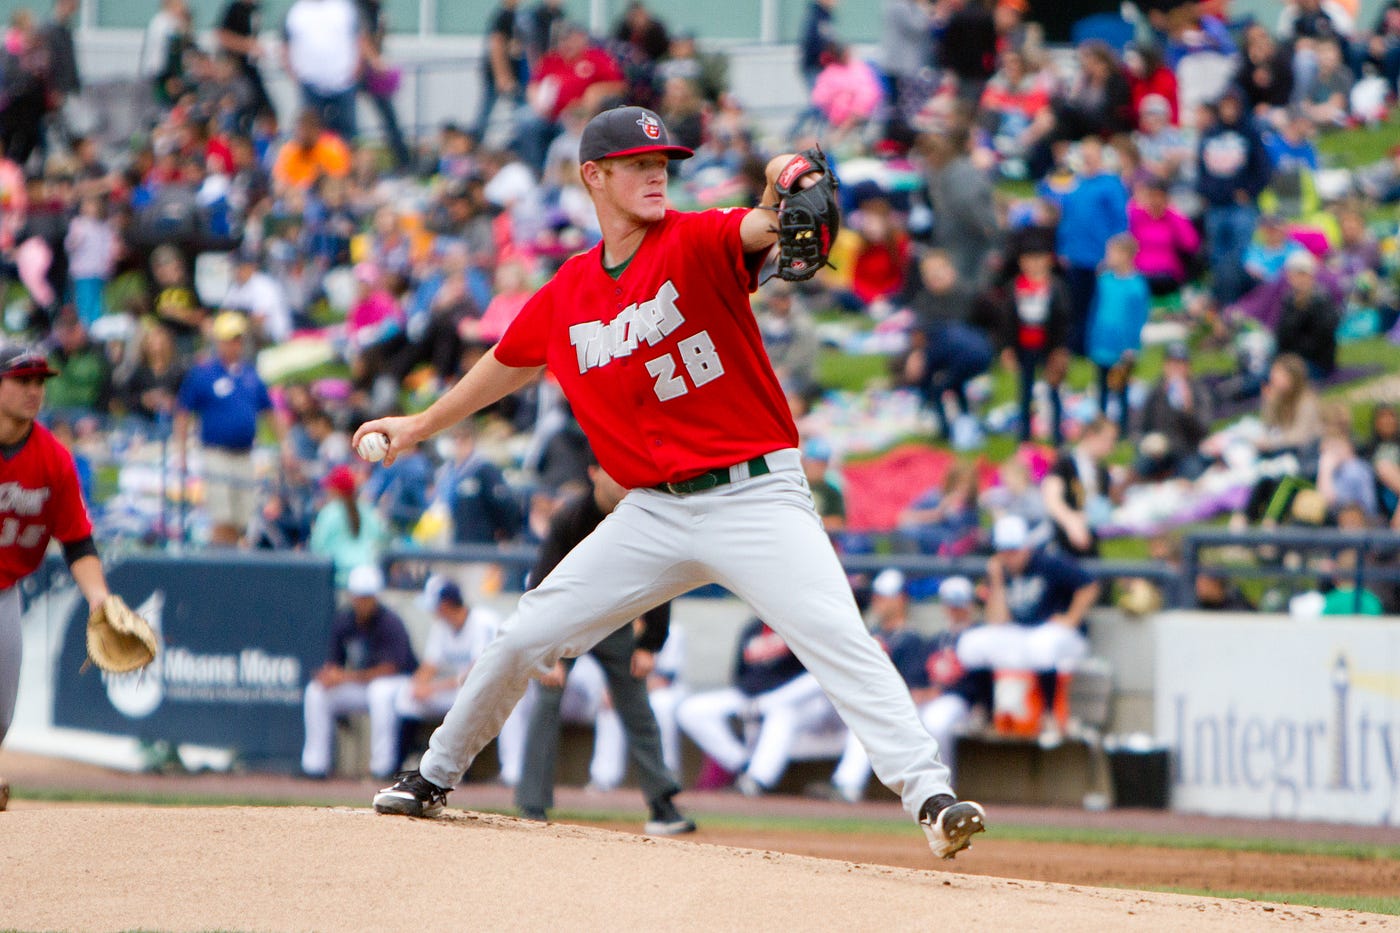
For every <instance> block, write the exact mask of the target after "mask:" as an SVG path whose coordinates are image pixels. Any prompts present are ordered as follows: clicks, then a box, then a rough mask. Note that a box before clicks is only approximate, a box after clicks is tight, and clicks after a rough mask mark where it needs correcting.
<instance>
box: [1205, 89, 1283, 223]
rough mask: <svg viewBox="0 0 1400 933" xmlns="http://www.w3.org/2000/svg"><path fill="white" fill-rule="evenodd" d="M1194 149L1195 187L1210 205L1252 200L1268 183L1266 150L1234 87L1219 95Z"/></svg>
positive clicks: (1233, 203) (1227, 204) (1237, 90)
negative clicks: (1195, 162)
mask: <svg viewBox="0 0 1400 933" xmlns="http://www.w3.org/2000/svg"><path fill="white" fill-rule="evenodd" d="M1196 152H1197V161H1198V165H1197V170H1198V172H1197V181H1196V190H1197V191H1198V192H1199V193H1200V195H1201V197H1203V198H1205V200H1206V203H1207V205H1208V206H1210V207H1221V206H1229V205H1235V204H1239V203H1240V199H1241V196H1243V197H1244V198H1247V199H1248V200H1249V201H1250V202H1251V203H1252V202H1253V200H1254V199H1255V198H1257V197H1258V196H1259V194H1260V192H1262V191H1263V190H1264V188H1265V187H1267V186H1268V184H1269V157H1268V151H1267V150H1266V149H1265V147H1264V140H1263V138H1262V137H1261V136H1260V135H1259V130H1258V128H1257V127H1256V126H1255V125H1254V121H1253V119H1252V118H1251V117H1250V116H1249V114H1248V113H1246V112H1245V110H1244V106H1243V102H1242V100H1241V94H1240V91H1239V89H1237V88H1233V87H1232V88H1229V89H1227V90H1226V91H1225V95H1224V96H1223V97H1221V99H1220V102H1219V103H1218V105H1217V107H1216V120H1215V122H1214V123H1212V124H1211V125H1210V126H1208V127H1206V128H1204V129H1203V130H1202V131H1201V138H1200V142H1199V143H1198V144H1197V150H1196Z"/></svg>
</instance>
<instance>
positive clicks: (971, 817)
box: [919, 794, 987, 859]
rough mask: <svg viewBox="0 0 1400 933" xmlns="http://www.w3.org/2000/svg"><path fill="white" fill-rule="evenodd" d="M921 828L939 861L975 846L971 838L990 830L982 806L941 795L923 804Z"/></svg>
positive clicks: (920, 817)
mask: <svg viewBox="0 0 1400 933" xmlns="http://www.w3.org/2000/svg"><path fill="white" fill-rule="evenodd" d="M919 828H920V829H922V830H923V831H924V835H925V836H927V837H928V846H929V848H930V849H932V850H933V854H934V855H936V856H938V857H939V858H945V859H946V858H952V857H953V856H955V855H957V854H958V853H959V852H961V851H962V850H963V849H966V848H970V847H971V846H972V837H973V836H974V835H976V834H977V833H980V832H984V831H985V830H986V828H987V814H986V813H985V812H984V811H983V809H982V805H981V804H980V803H973V802H972V801H971V800H958V799H957V798H955V797H953V796H951V795H949V794H939V795H938V796H937V797H930V798H929V799H928V800H926V801H924V805H923V807H922V808H921V809H920V810H919Z"/></svg>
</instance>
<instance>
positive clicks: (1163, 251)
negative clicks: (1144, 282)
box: [1128, 201, 1201, 282]
mask: <svg viewBox="0 0 1400 933" xmlns="http://www.w3.org/2000/svg"><path fill="white" fill-rule="evenodd" d="M1128 232H1129V233H1131V234H1132V235H1133V237H1134V238H1135V239H1136V240H1137V241H1138V254H1137V269H1138V271H1139V272H1141V273H1142V274H1143V275H1145V276H1148V277H1149V278H1169V279H1172V280H1173V281H1175V282H1184V281H1185V280H1186V263H1185V262H1183V261H1182V256H1183V255H1187V256H1189V255H1191V254H1193V253H1195V252H1196V250H1198V249H1200V248H1201V237H1200V235H1199V234H1198V233H1196V228H1195V227H1194V226H1192V225H1191V221H1189V220H1187V219H1186V218H1185V217H1184V216H1183V215H1181V214H1180V213H1178V212H1177V211H1176V210H1175V209H1173V208H1170V207H1168V208H1167V209H1166V210H1165V211H1164V212H1163V213H1162V216H1161V217H1153V216H1152V215H1151V214H1149V213H1148V212H1147V211H1146V210H1145V209H1144V208H1143V207H1142V205H1140V204H1138V203H1137V202H1136V201H1130V202H1128Z"/></svg>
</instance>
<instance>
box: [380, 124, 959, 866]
mask: <svg viewBox="0 0 1400 933" xmlns="http://www.w3.org/2000/svg"><path fill="white" fill-rule="evenodd" d="M690 155H691V152H690V150H688V149H684V148H682V147H680V146H674V145H671V143H670V138H669V136H668V134H667V132H666V128H665V126H664V125H662V123H661V120H660V118H658V117H657V115H656V114H654V113H652V112H651V111H649V110H645V109H643V108H641V107H619V108H617V109H614V110H609V111H606V112H604V113H602V114H600V115H599V116H597V117H594V118H593V120H591V121H590V122H589V124H588V126H587V127H585V129H584V132H583V136H582V139H581V141H580V145H579V164H580V166H581V168H580V172H579V173H580V176H581V178H582V181H583V184H584V186H585V187H586V188H587V190H588V192H589V194H590V196H591V197H592V199H593V204H594V208H595V209H596V211H597V213H598V221H599V224H600V227H601V229H602V231H603V241H602V243H601V244H599V246H597V247H595V248H594V249H592V250H589V251H588V252H586V253H583V254H581V255H578V256H575V257H574V258H572V259H570V260H569V261H568V262H566V263H565V264H564V265H563V266H562V267H561V268H560V269H559V271H558V272H557V273H556V274H555V276H554V278H553V279H552V280H551V281H550V282H549V283H547V284H546V285H545V286H544V287H543V288H541V289H540V291H539V292H538V293H537V294H536V295H535V296H534V297H533V298H531V299H530V301H529V302H528V303H527V304H526V305H525V307H524V308H523V309H522V310H521V312H520V315H519V316H518V317H517V318H516V319H515V321H514V322H513V323H512V324H511V326H510V328H509V329H508V330H507V331H506V334H505V336H504V337H502V338H501V341H500V343H498V344H497V345H496V347H495V348H494V349H493V350H492V351H491V352H490V353H488V354H487V355H486V356H485V357H484V358H483V359H482V360H481V362H480V363H478V364H477V365H476V366H475V367H473V368H472V370H471V371H470V372H468V373H467V374H466V375H465V376H464V377H463V378H462V379H461V381H460V382H458V383H457V384H456V385H455V386H453V387H452V388H451V389H449V390H448V391H447V393H446V394H444V395H443V396H442V397H441V398H439V399H438V400H437V401H436V402H435V403H434V404H433V405H432V406H431V407H429V408H428V409H427V410H426V411H424V412H421V413H419V414H417V415H412V416H407V417H399V418H385V419H380V420H376V421H370V422H368V423H366V424H364V425H362V426H361V427H360V429H359V431H357V432H356V435H355V443H356V445H357V446H358V444H359V442H360V439H361V438H363V437H364V436H365V435H367V434H370V433H372V432H381V433H383V434H385V435H386V436H387V437H388V438H389V453H388V460H387V461H386V462H392V460H393V458H394V457H396V456H398V455H399V454H401V453H403V452H404V451H406V450H408V449H409V448H411V447H413V446H414V445H415V444H418V443H420V442H422V441H424V440H426V439H428V438H429V437H431V436H432V435H434V434H436V433H438V432H439V431H442V430H444V429H445V428H447V427H449V426H450V425H452V424H454V423H455V422H457V421H459V420H461V419H462V418H465V417H467V416H469V415H471V414H473V413H474V412H476V411H478V410H480V409H481V408H483V407H484V406H486V405H489V404H491V403H492V402H494V401H496V400H497V399H499V398H501V397H503V396H505V395H507V394H508V393H510V392H513V391H515V390H517V389H519V388H521V387H522V386H524V385H525V384H527V383H528V382H529V381H530V380H532V379H534V378H536V377H537V376H538V375H539V374H540V373H541V372H543V371H544V370H545V369H548V370H549V371H550V372H551V374H552V375H554V377H555V378H556V379H557V380H558V381H559V384H560V386H561V387H562V389H563V391H564V394H565V396H567V398H568V400H569V402H570V405H571V407H572V409H573V412H574V414H575V416H576V417H577V418H578V421H579V424H580V425H582V426H583V429H584V431H585V433H586V434H587V435H588V439H589V441H590V442H592V445H593V450H594V452H595V453H596V455H597V458H598V463H599V465H600V466H601V467H602V468H603V469H604V470H606V471H607V472H608V474H610V475H611V476H612V477H613V478H615V479H616V480H617V481H618V482H619V483H621V484H622V485H623V486H624V487H626V488H628V489H629V490H630V492H629V493H628V494H627V496H626V497H625V498H624V499H623V500H622V502H621V503H620V504H619V505H618V506H617V508H616V509H615V510H614V511H613V513H612V514H611V515H610V516H609V517H608V518H606V519H605V520H604V521H603V523H602V524H601V525H599V526H598V528H597V530H596V531H594V532H593V534H591V535H590V536H589V537H588V538H586V539H584V541H583V542H581V543H580V544H579V545H578V546H577V547H576V548H574V550H573V551H571V552H570V553H569V555H568V556H567V557H565V558H564V560H563V561H561V562H560V563H559V565H558V566H557V567H556V568H555V569H554V571H553V572H552V573H550V575H549V576H548V577H546V578H545V579H544V580H543V581H542V582H541V583H540V584H539V586H538V587H536V588H535V589H534V590H532V591H530V592H529V593H526V594H525V595H524V596H523V597H521V600H520V603H519V607H518V610H517V615H516V618H515V621H514V623H513V624H512V625H510V626H509V627H507V628H506V629H505V630H503V632H502V633H501V635H500V636H499V637H498V638H497V639H496V640H495V641H494V642H492V643H491V645H490V647H488V648H487V650H486V651H485V652H484V653H483V655H482V657H481V658H480V660H478V661H477V663H476V666H475V667H473V668H472V672H471V674H470V675H469V676H468V678H467V680H466V682H465V683H464V684H463V685H462V689H461V691H460V692H459V693H458V695H457V699H456V702H455V703H454V704H453V707H452V709H451V710H450V711H449V712H448V714H447V718H446V719H445V720H444V722H443V724H442V726H441V727H439V728H438V730H437V731H436V732H434V733H433V737H432V740H431V743H430V745H429V749H428V752H427V754H425V755H424V756H423V761H422V764H421V766H420V769H419V770H418V771H416V772H409V773H407V774H405V775H403V776H402V777H401V779H400V780H399V781H398V783H396V784H394V785H393V786H392V787H388V788H385V789H384V790H383V791H381V792H380V793H379V794H378V795H377V796H376V797H375V799H374V805H375V809H376V810H378V811H380V812H383V813H403V814H408V815H411V816H434V815H436V814H437V813H439V812H440V811H441V810H442V807H443V805H444V803H445V800H446V795H447V792H448V790H449V789H450V788H452V787H454V786H456V784H457V783H458V781H460V780H461V777H462V774H463V773H464V772H465V771H466V769H467V767H468V766H469V765H470V764H471V762H472V759H473V758H474V757H475V756H476V755H477V753H478V752H480V751H481V749H482V748H483V747H485V745H486V744H487V742H489V741H490V740H491V738H492V736H494V735H495V734H496V733H497V731H499V729H500V728H501V726H502V724H503V723H504V722H505V720H506V717H507V716H508V715H509V714H510V711H511V709H512V708H513V707H514V706H515V703H516V701H517V700H518V699H519V698H520V696H521V694H522V693H523V692H524V691H525V687H526V685H527V684H528V682H529V679H530V677H531V676H532V675H539V674H542V673H544V672H545V671H548V670H549V669H550V668H551V667H552V666H553V665H554V663H555V662H556V661H557V660H558V659H559V658H561V657H576V656H578V655H580V654H582V653H583V652H585V651H587V650H588V649H589V648H590V647H592V646H593V645H594V644H595V643H596V642H597V641H598V640H599V639H601V638H602V637H604V636H605V635H607V634H609V633H611V632H613V631H615V630H616V629H617V628H618V627H619V626H620V625H623V624H624V623H626V622H627V621H629V620H630V619H633V618H635V617H636V616H637V615H639V614H641V613H642V612H644V611H646V610H647V609H650V608H651V607H652V606H655V605H657V604H659V603H661V602H664V601H665V600H668V599H671V598H673V597H676V596H679V595H681V594H682V593H685V592H686V591H688V590H691V589H693V588H695V587H697V586H701V585H703V584H707V583H719V584H721V585H722V586H724V587H726V588H727V589H729V590H730V591H731V592H733V593H735V594H736V595H737V596H739V597H740V598H741V599H743V600H745V601H746V602H747V603H749V605H750V606H751V607H753V609H754V611H755V613H756V614H757V615H758V616H759V617H760V618H762V619H763V620H764V621H766V622H767V623H768V624H769V625H770V626H771V627H772V628H773V629H774V630H775V631H776V632H778V633H779V634H780V635H781V636H782V638H783V640H784V641H786V642H787V643H788V645H790V646H791V648H792V650H793V652H794V653H795V654H796V655H797V656H798V657H799V658H800V659H801V661H802V663H803V665H804V666H805V667H806V668H807V670H808V671H810V672H811V673H812V674H813V675H814V676H815V677H816V678H817V680H818V681H819V682H820V683H821V685H822V687H823V688H824V689H825V691H826V693H827V695H828V696H830V698H831V700H832V702H833V703H834V704H835V705H836V708H837V710H838V711H839V712H840V713H841V715H842V717H843V718H844V719H845V720H846V723H847V724H848V725H849V726H850V727H851V729H852V731H854V732H855V734H856V736H857V737H858V738H859V739H860V741H861V744H862V745H864V746H865V748H866V750H867V751H868V752H869V754H870V761H871V764H872V766H873V768H874V771H875V773H876V774H877V775H878V776H879V777H880V779H881V780H882V781H884V782H885V784H887V785H888V786H889V787H890V788H891V789H892V790H894V791H895V792H896V793H897V794H899V795H900V798H901V800H902V801H903V803H904V806H905V809H906V810H907V811H908V812H909V814H910V815H911V816H913V817H915V818H916V819H917V820H918V821H919V822H920V824H921V825H922V827H923V829H924V832H925V834H926V835H927V836H928V839H929V844H930V846H931V848H932V849H933V851H934V853H935V854H936V855H939V856H941V857H944V858H949V857H951V856H952V855H953V854H954V853H956V852H957V851H959V850H960V849H963V848H965V847H966V846H967V845H968V841H969V839H970V838H971V836H972V835H973V834H974V833H976V832H980V831H981V830H982V829H983V820H984V815H983V812H982V808H981V807H980V806H978V805H977V804H975V803H972V802H970V801H962V802H959V801H958V800H957V799H956V798H955V797H954V796H953V793H952V788H951V787H949V784H948V778H949V773H948V769H947V767H945V766H944V765H943V763H942V762H941V761H940V760H939V758H938V749H937V745H936V744H935V743H934V741H933V740H932V739H931V738H930V737H929V735H928V733H927V732H926V731H925V730H924V728H923V726H922V725H920V723H919V718H918V714H917V713H916V712H915V709H914V703H913V701H912V699H911V698H910V696H909V690H908V688H906V687H905V685H904V682H903V680H902V679H901V678H900V676H899V674H897V673H896V672H895V669H894V667H893V665H891V663H890V660H889V658H888V657H887V656H886V655H885V653H884V652H883V651H881V650H880V647H879V646H878V645H877V644H876V643H875V641H874V639H872V638H871V637H870V635H869V634H868V633H867V632H866V630H865V626H864V624H863V623H862V621H861V617H860V613H859V611H858V610H857V608H856V604H855V600H854V598H853V597H852V595H851V589H850V586H849V585H848V583H847V582H846V577H845V574H844V573H843V572H842V569H841V565H840V562H839V561H838V560H837V558H836V555H835V553H834V552H833V551H832V548H831V544H830V542H829V541H828V539H827V536H826V533H825V532H824V531H823V530H822V524H821V520H820V519H819V518H818V517H817V513H816V510H815V508H814V507H813V505H812V497H811V494H810V492H809V490H808V488H807V483H806V480H805V478H804V476H803V473H802V469H801V465H800V460H801V458H800V455H799V453H798V451H797V449H796V446H797V429H796V427H795V426H794V425H793V421H792V417H791V415H790V414H789V412H788V407H787V404H786V402H785V400H784V397H783V393H782V389H781V388H780V387H779V384H778V380H777V377H776V376H774V374H773V368H772V366H771V365H770V364H769V362H768V357H767V355H766V354H765V353H764V350H763V342H762V340H761V338H760V336H759V330H758V325H757V323H756V322H755V320H754V316H753V311H752V309H751V308H750V306H749V294H750V293H751V292H753V291H754V289H755V288H756V287H757V285H758V279H759V271H760V268H761V267H762V265H763V263H764V261H765V259H766V258H767V256H768V254H769V252H770V251H771V249H772V247H773V245H774V243H775V242H776V241H777V229H776V224H777V217H776V215H775V214H774V212H773V208H774V207H776V206H777V203H778V196H777V193H776V191H775V189H774V183H775V181H776V180H777V178H778V176H779V174H780V173H781V172H782V171H783V169H784V167H786V166H787V165H788V163H789V162H790V161H791V159H792V157H791V156H778V157H776V158H774V159H773V160H771V161H770V162H769V163H768V166H767V177H768V186H767V189H766V190H765V192H764V195H763V200H762V203H761V205H760V206H759V207H758V208H755V209H752V210H745V209H739V208H732V209H728V210H710V211H701V212H699V213H682V212H677V211H673V210H670V209H668V207H667V198H666V166H667V163H668V161H669V160H670V159H683V158H688V157H689V156H690Z"/></svg>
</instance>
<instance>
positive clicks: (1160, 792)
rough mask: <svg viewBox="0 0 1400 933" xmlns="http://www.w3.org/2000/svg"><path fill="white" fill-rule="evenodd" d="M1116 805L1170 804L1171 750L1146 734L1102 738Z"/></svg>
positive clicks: (1158, 806)
mask: <svg viewBox="0 0 1400 933" xmlns="http://www.w3.org/2000/svg"><path fill="white" fill-rule="evenodd" d="M1104 752H1105V754H1107V755H1108V768H1109V773H1110V774H1111V775H1112V777H1113V802H1114V806H1117V807H1140V808H1145V809H1149V810H1165V809H1167V807H1168V806H1170V804H1171V772H1172V768H1171V750H1170V749H1169V748H1167V747H1166V746H1163V745H1159V744H1157V743H1156V742H1155V741H1154V740H1153V739H1152V738H1151V737H1150V736H1144V735H1132V736H1127V737H1126V738H1124V737H1119V736H1108V737H1107V738H1105V739H1104Z"/></svg>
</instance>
